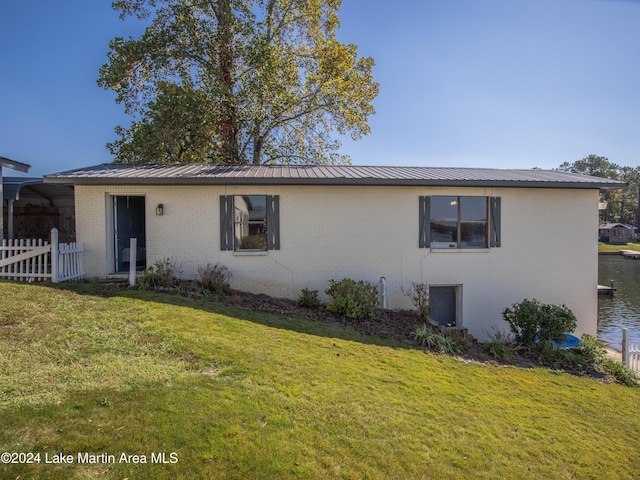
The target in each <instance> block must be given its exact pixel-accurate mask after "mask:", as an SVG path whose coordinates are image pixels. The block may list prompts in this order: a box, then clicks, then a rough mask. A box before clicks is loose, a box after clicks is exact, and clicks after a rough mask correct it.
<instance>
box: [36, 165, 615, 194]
mask: <svg viewBox="0 0 640 480" xmlns="http://www.w3.org/2000/svg"><path fill="white" fill-rule="evenodd" d="M44 181H45V183H71V184H75V185H107V184H129V185H140V184H155V185H187V184H212V185H215V184H218V185H231V184H234V185H238V184H245V185H250V184H253V185H259V184H261V185H267V184H268V185H314V184H316V185H317V184H320V185H415V186H458V185H460V186H483V187H491V186H495V187H542V188H604V189H618V188H624V187H626V183H624V182H619V181H617V180H610V179H607V178H600V177H590V176H586V175H579V174H575V173H567V172H560V171H556V170H511V169H490V168H451V167H378V166H358V165H348V166H343V165H340V166H338V165H291V166H288V165H206V164H187V165H184V164H183V165H164V164H163V165H153V164H115V163H110V164H103V165H96V166H93V167H86V168H80V169H76V170H69V171H66V172H60V173H53V174H51V175H46V176H45V177H44Z"/></svg>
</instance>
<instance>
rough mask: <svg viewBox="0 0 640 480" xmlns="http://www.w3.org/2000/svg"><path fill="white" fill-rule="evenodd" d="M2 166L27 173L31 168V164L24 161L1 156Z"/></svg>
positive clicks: (0, 163) (0, 165) (0, 164)
mask: <svg viewBox="0 0 640 480" xmlns="http://www.w3.org/2000/svg"><path fill="white" fill-rule="evenodd" d="M0 167H7V168H11V169H12V170H17V171H19V172H24V173H27V172H28V171H29V169H30V168H31V165H29V164H27V163H22V162H16V161H15V160H11V159H9V158H6V157H0Z"/></svg>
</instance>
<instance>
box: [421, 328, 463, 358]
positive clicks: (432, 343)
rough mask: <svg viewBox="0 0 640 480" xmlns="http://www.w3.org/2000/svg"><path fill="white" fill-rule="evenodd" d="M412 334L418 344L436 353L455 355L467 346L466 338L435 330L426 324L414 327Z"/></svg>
mask: <svg viewBox="0 0 640 480" xmlns="http://www.w3.org/2000/svg"><path fill="white" fill-rule="evenodd" d="M413 335H414V338H415V339H416V340H417V341H418V343H419V344H420V345H423V346H425V347H427V348H428V349H429V350H433V351H434V352H438V353H443V354H449V355H455V354H458V353H462V352H463V351H465V350H466V349H467V348H468V343H467V341H466V340H464V339H461V338H454V337H452V336H450V335H445V334H443V333H440V332H436V331H435V330H433V329H432V328H431V327H430V326H428V325H426V324H425V325H422V326H420V327H418V328H416V330H415V331H414V332H413Z"/></svg>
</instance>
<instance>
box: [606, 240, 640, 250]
mask: <svg viewBox="0 0 640 480" xmlns="http://www.w3.org/2000/svg"><path fill="white" fill-rule="evenodd" d="M620 250H635V251H638V252H640V243H637V242H629V243H627V244H626V245H611V244H609V243H602V242H599V243H598V252H619V251H620Z"/></svg>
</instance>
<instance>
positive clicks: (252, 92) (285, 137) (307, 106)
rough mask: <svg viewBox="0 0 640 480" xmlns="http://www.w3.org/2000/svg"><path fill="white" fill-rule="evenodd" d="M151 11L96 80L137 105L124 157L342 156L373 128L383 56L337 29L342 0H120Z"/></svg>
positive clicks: (114, 44)
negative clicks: (345, 142) (345, 145)
mask: <svg viewBox="0 0 640 480" xmlns="http://www.w3.org/2000/svg"><path fill="white" fill-rule="evenodd" d="M113 5H114V8H115V9H116V10H118V11H119V12H120V16H121V18H126V17H129V16H133V17H136V18H138V19H139V20H143V21H146V22H148V26H147V28H146V30H145V31H144V33H143V34H142V35H141V36H140V37H139V38H127V39H124V38H115V39H114V40H112V41H111V43H110V49H111V50H110V52H109V54H108V63H106V64H105V65H104V66H103V67H102V68H101V70H100V77H99V79H98V84H99V85H100V86H102V87H103V88H105V89H108V90H113V91H114V92H115V93H116V95H117V96H116V101H117V102H119V103H121V104H123V105H124V108H125V112H126V113H127V114H129V115H131V116H132V117H133V120H132V123H131V125H130V126H128V127H121V126H119V127H117V128H116V133H117V134H118V136H119V138H118V139H117V140H116V141H114V142H113V143H110V144H108V147H109V149H110V150H111V152H112V153H113V154H114V155H115V157H116V161H117V162H125V163H138V162H141V163H189V162H199V163H228V164H238V163H239V164H244V163H253V164H263V163H342V162H348V158H347V157H346V156H344V155H341V154H340V145H341V144H340V142H339V140H337V138H336V133H337V134H342V135H347V134H348V135H350V136H351V138H353V139H359V138H361V137H362V136H363V135H366V134H368V133H369V132H370V129H369V125H368V123H367V120H368V117H369V115H372V114H373V113H375V110H374V108H373V106H372V101H373V100H374V98H375V97H376V96H377V94H378V84H377V83H376V82H374V81H373V77H372V69H373V66H374V61H373V59H372V58H370V57H358V54H357V48H356V46H355V45H352V44H343V43H340V42H339V41H338V40H337V39H336V30H337V29H338V28H339V19H338V9H339V7H340V5H341V0H253V1H252V0H118V1H116V2H115V3H114V4H113Z"/></svg>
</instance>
